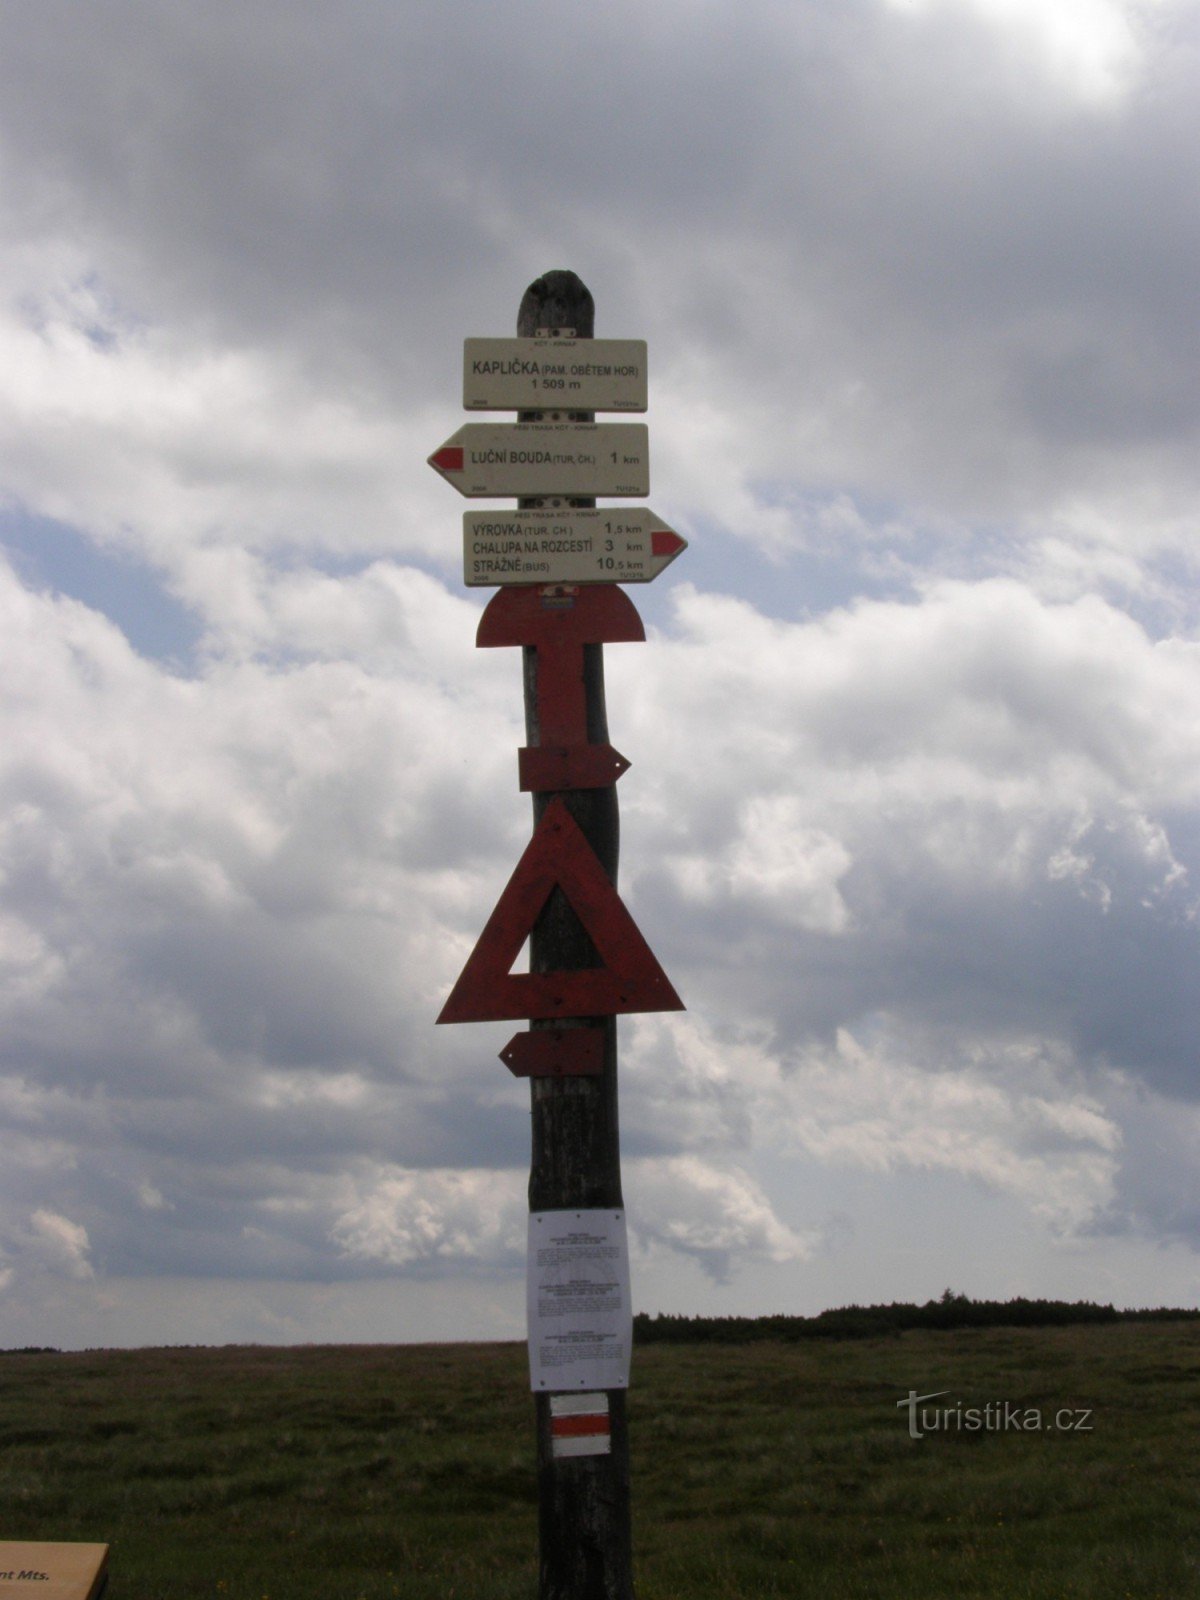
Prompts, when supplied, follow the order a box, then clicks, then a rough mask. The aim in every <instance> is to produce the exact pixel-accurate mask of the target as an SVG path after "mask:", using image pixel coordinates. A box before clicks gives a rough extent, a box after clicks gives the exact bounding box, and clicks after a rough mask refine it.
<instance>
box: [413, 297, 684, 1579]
mask: <svg viewBox="0 0 1200 1600" xmlns="http://www.w3.org/2000/svg"><path fill="white" fill-rule="evenodd" d="M593 317H594V311H593V305H592V297H591V295H590V294H589V293H588V291H587V289H586V288H585V287H584V285H583V284H582V283H581V282H580V280H579V279H578V278H577V277H576V276H575V274H574V273H571V272H550V273H547V274H546V275H545V277H543V278H539V279H538V280H537V281H536V282H535V283H533V284H531V285H530V287H529V288H528V289H527V290H526V292H525V296H524V298H523V299H522V301H521V308H520V312H519V315H518V319H517V335H518V336H517V338H516V339H468V340H467V341H466V345H465V350H464V362H463V368H464V371H463V403H464V405H465V406H467V407H468V408H470V409H478V410H488V409H503V408H505V407H512V408H514V409H520V408H522V407H528V408H529V409H526V410H522V411H521V414H520V417H519V420H518V422H517V423H516V424H490V425H489V424H482V425H481V424H468V425H466V426H465V427H463V428H461V429H459V431H458V433H456V434H455V435H454V436H453V438H452V439H449V440H447V441H446V443H445V444H444V445H442V446H441V447H440V448H439V449H438V450H437V451H435V452H434V454H433V455H432V456H431V457H430V458H429V459H430V465H431V466H433V467H434V468H435V470H436V471H438V472H440V473H441V474H442V475H443V476H444V477H445V478H446V479H447V480H448V481H449V482H450V483H452V484H453V485H454V487H456V488H457V489H459V491H460V492H461V493H463V494H465V495H470V496H483V495H506V494H515V495H517V496H520V497H521V499H520V502H519V505H518V508H517V510H516V511H515V512H514V511H512V510H507V511H499V512H491V513H478V512H467V513H466V514H465V516H464V527H463V543H464V568H465V577H466V581H467V583H468V584H494V585H497V586H498V592H497V593H496V595H495V596H493V598H492V600H491V602H490V603H489V604H488V606H487V608H486V610H485V611H484V614H483V618H482V620H481V622H480V625H479V631H478V635H477V639H476V643H477V644H478V645H480V646H482V647H484V648H489V647H492V648H494V647H502V646H510V647H520V648H521V649H522V651H523V659H524V683H525V725H526V738H527V741H528V742H527V744H526V747H525V748H524V749H523V750H521V751H520V752H519V758H518V759H519V781H520V787H521V788H522V789H523V790H526V791H529V792H531V793H532V795H533V813H534V832H533V837H532V838H531V840H530V842H529V845H528V847H527V848H526V850H525V852H524V854H523V855H522V857H521V860H520V861H519V862H518V864H517V867H516V869H515V871H514V872H513V875H512V877H511V879H510V880H509V883H508V886H507V887H506V888H505V889H504V891H503V893H502V894H501V896H500V898H499V900H498V901H497V903H496V906H495V909H494V910H493V912H492V915H491V916H490V918H489V919H488V922H487V925H486V927H485V928H484V930H483V933H482V934H481V936H480V939H479V942H478V944H477V945H476V947H475V950H474V952H473V953H472V955H471V957H470V959H469V960H468V961H467V964H466V966H465V967H464V968H463V971H462V974H461V975H460V977H459V979H458V982H457V983H456V984H455V985H454V988H453V990H452V991H451V993H450V996H449V998H448V999H447V1001H446V1004H445V1006H444V1008H443V1010H442V1013H441V1015H440V1016H439V1018H438V1021H439V1022H471V1021H491V1020H497V1019H503V1018H512V1019H514V1020H516V1019H528V1021H529V1029H528V1031H526V1032H521V1033H517V1034H515V1035H514V1036H513V1038H512V1039H511V1040H510V1041H509V1043H508V1044H507V1045H506V1046H505V1047H504V1049H503V1051H501V1060H502V1061H503V1062H504V1064H505V1065H506V1066H507V1067H508V1068H509V1070H510V1071H511V1072H513V1073H514V1074H515V1075H517V1076H518V1077H527V1078H528V1079H529V1082H530V1093H531V1101H532V1113H533V1118H532V1120H533V1149H532V1159H531V1166H530V1177H529V1210H530V1219H529V1261H528V1275H527V1289H528V1304H529V1313H528V1314H529V1358H530V1383H531V1387H532V1388H533V1391H534V1397H535V1408H536V1424H537V1453H538V1529H539V1546H540V1566H539V1600H632V1597H633V1567H632V1555H631V1547H630V1530H629V1440H628V1432H627V1427H626V1419H625V1389H626V1387H627V1385H628V1382H629V1355H630V1348H629V1347H630V1341H631V1337H632V1313H631V1308H630V1304H629V1268H628V1252H627V1249H626V1244H625V1213H624V1202H623V1199H622V1195H621V1161H620V1146H619V1139H618V1126H617V1031H616V1018H617V1016H618V1014H620V1013H625V1012H634V1011H669V1010H679V1009H681V1008H682V1001H681V1000H680V999H679V996H678V995H677V994H676V993H675V990H674V989H673V988H672V986H671V983H670V980H669V979H668V978H667V976H666V973H665V972H664V971H663V970H662V968H661V967H660V966H659V964H658V962H657V961H656V959H655V957H654V955H653V954H652V952H651V950H650V948H649V946H648V945H647V944H646V941H645V940H644V939H643V938H642V935H641V933H640V932H639V931H638V928H637V925H636V923H635V922H634V920H633V918H632V916H631V915H630V913H629V911H628V910H627V909H626V907H625V906H624V904H623V903H622V901H621V899H620V897H619V895H618V894H617V889H616V880H617V856H618V830H617V793H616V783H617V780H618V779H619V778H620V777H621V775H622V774H623V773H624V772H625V771H626V769H627V768H628V765H629V763H628V762H627V761H626V760H625V758H624V756H622V755H621V754H620V753H619V752H618V751H616V750H614V749H613V747H612V745H611V744H609V742H608V721H607V713H606V709H605V701H604V664H603V654H602V651H603V646H604V645H605V644H616V643H621V642H629V643H633V642H638V641H644V639H645V633H644V630H643V628H642V624H641V619H640V618H639V617H638V614H637V612H636V610H635V609H634V607H633V605H632V603H631V602H630V600H629V598H628V596H627V595H625V594H624V592H623V591H622V590H620V589H618V588H616V587H615V585H614V580H619V581H622V582H631V583H645V582H648V581H650V580H651V579H652V578H654V577H656V576H657V575H658V573H659V572H661V571H662V570H663V569H664V568H665V567H666V565H667V564H668V562H669V561H671V560H672V559H673V558H674V557H675V556H676V555H678V554H679V553H680V551H681V550H682V549H684V548H685V544H684V541H683V540H682V539H681V538H680V537H679V535H678V534H676V533H675V532H674V531H673V530H672V529H670V528H668V527H667V525H666V524H665V523H663V522H662V521H661V520H660V519H659V518H657V517H655V516H654V514H653V513H652V512H651V511H649V510H648V509H646V508H637V509H633V510H630V509H617V508H613V507H609V508H603V509H597V508H596V507H595V498H594V497H595V496H596V495H597V494H611V495H636V494H645V493H648V491H649V473H648V451H647V447H646V429H645V427H644V426H643V425H641V424H622V423H615V424H600V425H597V424H596V423H595V421H594V417H593V413H594V412H595V411H598V410H617V411H640V410H644V409H645V405H646V347H645V344H644V343H643V342H642V341H639V340H593V339H592V333H593ZM561 407H570V409H569V410H562V409H558V408H561ZM551 497H553V503H548V500H550V499H551ZM564 500H567V503H566V504H564V503H563V502H564ZM585 543H586V544H587V545H588V546H589V548H588V549H586V550H583V549H580V548H575V547H578V546H581V545H583V544H585ZM609 562H611V565H610V564H608V563H609ZM527 937H528V940H529V945H530V970H529V972H528V973H514V972H512V971H511V967H512V965H513V962H514V961H515V959H516V957H517V955H518V953H519V951H520V949H521V946H522V945H523V944H524V943H525V940H526V938H527Z"/></svg>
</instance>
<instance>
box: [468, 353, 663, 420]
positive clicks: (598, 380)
mask: <svg viewBox="0 0 1200 1600" xmlns="http://www.w3.org/2000/svg"><path fill="white" fill-rule="evenodd" d="M463 405H464V406H465V407H466V409H467V410H468V411H529V410H539V411H550V410H564V411H645V409H646V341H645V340H644V339H558V338H542V339H464V341H463Z"/></svg>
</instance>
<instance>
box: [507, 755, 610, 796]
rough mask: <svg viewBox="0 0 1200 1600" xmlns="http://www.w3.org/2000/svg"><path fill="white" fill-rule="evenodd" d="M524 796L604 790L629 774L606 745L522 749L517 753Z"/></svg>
mask: <svg viewBox="0 0 1200 1600" xmlns="http://www.w3.org/2000/svg"><path fill="white" fill-rule="evenodd" d="M517 765H518V770H519V772H520V779H521V789H522V792H524V793H530V792H532V793H533V794H550V793H557V792H561V791H562V790H564V789H607V788H608V787H609V786H610V785H611V784H614V783H616V781H617V779H618V778H621V777H623V776H624V775H625V773H627V772H628V771H629V762H628V761H627V760H626V759H625V757H624V756H623V755H622V754H621V752H620V751H619V750H614V749H613V747H612V745H610V744H580V745H575V746H574V747H564V746H561V745H559V746H552V747H550V748H548V749H547V748H545V747H543V746H541V745H532V746H531V745H526V746H525V747H524V749H521V750H518V751H517Z"/></svg>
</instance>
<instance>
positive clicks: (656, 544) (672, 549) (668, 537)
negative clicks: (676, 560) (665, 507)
mask: <svg viewBox="0 0 1200 1600" xmlns="http://www.w3.org/2000/svg"><path fill="white" fill-rule="evenodd" d="M650 549H651V551H652V552H653V554H654V555H656V556H660V557H662V558H663V559H664V560H670V558H671V557H672V556H677V555H678V554H679V552H680V551H681V550H686V549H687V540H686V539H681V538H680V537H679V535H678V534H677V533H676V532H675V530H674V529H673V528H655V529H654V531H653V532H652V533H651V535H650Z"/></svg>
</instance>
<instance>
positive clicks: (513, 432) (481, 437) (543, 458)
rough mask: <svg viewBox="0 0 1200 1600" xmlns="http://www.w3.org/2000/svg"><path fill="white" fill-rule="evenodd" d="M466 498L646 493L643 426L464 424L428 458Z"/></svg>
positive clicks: (647, 449) (647, 459)
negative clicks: (514, 495)
mask: <svg viewBox="0 0 1200 1600" xmlns="http://www.w3.org/2000/svg"><path fill="white" fill-rule="evenodd" d="M429 465H430V466H431V467H432V468H433V469H434V471H435V472H440V473H441V475H442V477H443V478H445V480H446V482H447V483H449V484H453V486H454V487H455V488H456V489H457V490H458V492H459V494H463V495H466V496H467V497H468V499H480V498H481V497H483V496H486V495H504V494H516V495H556V494H561V495H579V496H588V495H598V494H616V495H638V494H649V493H650V435H649V431H648V429H647V427H646V424H645V423H644V422H468V423H465V424H464V425H463V426H462V427H461V428H460V429H459V430H458V432H457V433H455V434H452V435H451V436H450V438H449V439H447V440H446V442H445V444H443V445H439V447H438V448H437V449H436V450H435V451H434V452H433V454H432V455H431V456H430V457H429Z"/></svg>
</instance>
